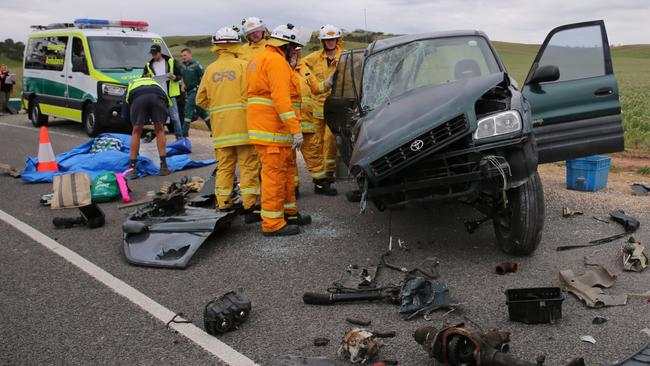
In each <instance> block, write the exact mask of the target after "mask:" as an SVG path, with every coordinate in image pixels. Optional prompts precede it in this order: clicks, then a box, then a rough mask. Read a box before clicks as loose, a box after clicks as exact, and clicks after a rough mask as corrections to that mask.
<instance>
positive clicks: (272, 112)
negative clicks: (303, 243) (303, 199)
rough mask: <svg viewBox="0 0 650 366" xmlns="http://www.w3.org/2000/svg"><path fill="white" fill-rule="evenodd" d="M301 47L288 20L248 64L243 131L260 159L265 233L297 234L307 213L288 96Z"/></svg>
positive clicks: (299, 138)
mask: <svg viewBox="0 0 650 366" xmlns="http://www.w3.org/2000/svg"><path fill="white" fill-rule="evenodd" d="M299 46H302V44H301V43H299V41H298V37H297V33H296V31H295V30H294V26H293V25H291V24H286V25H281V26H278V27H277V28H275V29H274V30H273V32H272V33H271V36H270V38H269V40H268V43H267V45H266V48H265V49H264V51H262V52H261V53H259V54H257V55H256V56H253V58H252V59H251V60H250V62H249V64H248V70H247V74H246V77H247V80H248V111H247V120H248V135H249V137H250V140H251V142H252V143H253V144H254V145H255V147H256V148H257V151H258V154H259V156H260V161H261V163H262V172H261V173H262V211H261V216H262V220H263V221H262V232H263V233H264V235H265V236H284V235H295V234H298V233H300V230H299V228H298V225H306V224H309V223H311V217H310V216H308V215H301V214H299V213H298V208H297V206H296V196H295V181H294V172H295V169H296V168H295V160H294V159H293V151H292V149H293V150H296V149H299V148H300V145H301V144H302V142H303V135H302V132H301V128H300V121H299V119H298V116H297V115H296V112H295V111H294V110H293V109H292V102H291V95H292V94H293V95H296V94H298V95H299V93H300V89H299V88H300V86H299V82H298V78H297V77H296V75H295V74H294V72H293V70H292V69H291V65H290V63H289V62H290V60H291V58H292V56H295V53H296V47H299Z"/></svg>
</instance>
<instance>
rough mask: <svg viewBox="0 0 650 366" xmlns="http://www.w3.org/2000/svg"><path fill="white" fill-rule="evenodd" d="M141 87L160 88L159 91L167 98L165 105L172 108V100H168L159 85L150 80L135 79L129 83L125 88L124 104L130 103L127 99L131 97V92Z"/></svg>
mask: <svg viewBox="0 0 650 366" xmlns="http://www.w3.org/2000/svg"><path fill="white" fill-rule="evenodd" d="M141 86H155V87H158V88H160V90H162V91H163V93H164V94H165V96H166V97H167V105H168V106H170V107H171V106H172V100H171V99H170V98H169V96H168V95H167V93H165V92H164V90H163V88H162V87H161V86H160V84H158V83H157V82H156V81H154V80H153V79H152V78H137V79H134V80H132V81H131V82H129V86H128V87H127V88H126V95H125V96H124V102H125V103H126V104H129V103H131V101H130V100H129V97H130V96H131V92H132V91H133V90H135V89H136V88H139V87H141Z"/></svg>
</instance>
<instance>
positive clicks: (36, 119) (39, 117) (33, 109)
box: [29, 98, 48, 127]
mask: <svg viewBox="0 0 650 366" xmlns="http://www.w3.org/2000/svg"><path fill="white" fill-rule="evenodd" d="M29 119H30V120H31V121H32V125H34V127H41V126H47V119H48V116H47V115H46V114H43V112H41V105H40V103H39V102H38V99H36V98H34V99H33V100H32V101H31V102H30V103H29Z"/></svg>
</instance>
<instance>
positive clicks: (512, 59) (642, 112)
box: [0, 33, 650, 153]
mask: <svg viewBox="0 0 650 366" xmlns="http://www.w3.org/2000/svg"><path fill="white" fill-rule="evenodd" d="M352 35H354V36H355V37H354V39H355V41H351V40H347V41H346V42H345V47H346V48H348V49H353V48H364V47H366V43H364V42H357V41H358V40H360V38H363V34H356V33H353V34H352ZM373 36H374V37H386V35H373ZM206 41H209V36H171V37H165V42H166V43H167V45H168V46H169V47H170V49H171V51H172V53H173V54H174V56H175V57H177V58H179V57H180V50H181V49H183V48H184V47H186V46H187V45H188V43H189V44H190V45H195V44H197V43H200V42H203V44H205V42H206ZM493 43H494V45H495V47H496V48H497V50H498V52H499V54H500V55H501V58H502V59H503V62H504V63H505V64H506V67H507V69H508V72H510V73H511V75H512V76H513V77H514V78H515V79H516V80H517V81H518V82H519V84H520V85H521V84H522V82H523V80H524V78H525V77H526V74H527V73H528V69H529V67H530V64H531V63H532V60H533V58H534V57H535V55H536V53H537V50H538V48H539V46H538V45H534V44H518V43H506V42H493ZM191 48H192V51H193V54H194V57H195V58H196V59H197V60H198V61H199V62H200V63H201V64H203V66H207V65H208V64H210V63H211V62H212V61H214V59H215V57H214V55H213V54H212V53H211V52H210V47H209V46H203V47H191ZM318 48H319V45H318V43H313V42H311V43H309V44H308V45H307V46H306V47H305V52H304V53H309V52H311V51H313V50H316V49H318ZM612 58H613V62H614V71H615V73H616V78H617V79H618V82H619V91H620V97H621V106H622V110H623V126H624V128H625V144H626V147H627V148H628V149H634V150H639V151H640V152H643V153H648V152H650V45H627V46H620V47H614V48H613V49H612ZM0 63H6V64H8V65H9V68H10V69H11V71H12V72H15V73H16V74H17V75H18V78H17V79H18V80H17V82H18V85H17V86H16V88H15V92H14V95H13V96H14V97H17V96H19V95H20V90H21V87H22V78H21V77H20V76H21V75H22V70H21V63H20V62H18V61H15V60H9V59H7V58H6V57H4V56H3V55H0Z"/></svg>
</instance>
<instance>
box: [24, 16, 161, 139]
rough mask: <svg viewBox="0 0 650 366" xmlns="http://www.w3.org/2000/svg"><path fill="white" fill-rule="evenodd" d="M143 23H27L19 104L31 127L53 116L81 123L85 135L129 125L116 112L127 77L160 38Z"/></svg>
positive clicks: (135, 73)
mask: <svg viewBox="0 0 650 366" xmlns="http://www.w3.org/2000/svg"><path fill="white" fill-rule="evenodd" d="M148 27H149V25H148V23H147V22H143V21H128V20H118V21H111V20H103V19H77V20H75V21H74V22H73V23H55V24H50V25H47V26H32V28H33V29H34V31H33V32H32V33H31V34H30V35H29V38H28V42H27V46H26V47H25V60H24V64H23V85H24V86H23V94H22V107H23V108H24V109H25V110H27V112H28V114H29V118H30V120H31V121H32V124H33V125H34V126H35V127H39V126H42V125H46V124H47V122H48V118H49V117H50V116H52V117H58V118H64V119H68V120H72V121H77V122H81V123H82V124H83V127H84V129H85V130H86V133H87V134H88V135H89V136H95V135H97V134H98V133H100V132H102V131H106V130H122V129H127V128H130V125H128V124H127V123H126V122H125V121H124V120H123V119H122V117H121V111H122V98H123V96H124V93H125V92H126V87H127V85H128V83H129V81H130V80H133V79H136V78H138V77H140V76H141V75H142V72H143V68H144V65H145V64H146V63H147V62H148V61H149V60H150V59H151V55H150V54H149V49H150V47H151V45H152V44H159V45H160V46H161V48H162V52H163V54H166V55H171V54H170V52H169V49H168V48H167V46H166V45H165V42H164V41H163V39H162V37H160V36H159V35H158V34H155V33H151V32H149V31H148Z"/></svg>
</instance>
